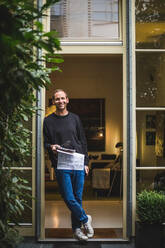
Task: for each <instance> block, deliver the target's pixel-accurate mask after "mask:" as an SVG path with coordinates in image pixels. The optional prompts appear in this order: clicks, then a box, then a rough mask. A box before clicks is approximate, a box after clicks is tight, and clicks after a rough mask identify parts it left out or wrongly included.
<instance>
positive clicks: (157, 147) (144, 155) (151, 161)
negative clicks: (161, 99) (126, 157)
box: [136, 111, 165, 167]
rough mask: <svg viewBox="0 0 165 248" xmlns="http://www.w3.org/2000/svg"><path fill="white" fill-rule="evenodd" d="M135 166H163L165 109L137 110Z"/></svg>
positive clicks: (164, 160) (164, 164)
mask: <svg viewBox="0 0 165 248" xmlns="http://www.w3.org/2000/svg"><path fill="white" fill-rule="evenodd" d="M136 131H137V136H136V142H137V166H140V167H165V111H137V117H136Z"/></svg>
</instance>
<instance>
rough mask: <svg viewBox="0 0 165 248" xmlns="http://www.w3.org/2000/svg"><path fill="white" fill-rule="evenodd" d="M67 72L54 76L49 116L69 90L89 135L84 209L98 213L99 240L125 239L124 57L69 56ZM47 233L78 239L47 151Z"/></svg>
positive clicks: (48, 97) (48, 96) (48, 93)
mask: <svg viewBox="0 0 165 248" xmlns="http://www.w3.org/2000/svg"><path fill="white" fill-rule="evenodd" d="M63 58H64V62H63V64H61V66H60V67H61V69H62V71H61V72H55V73H52V75H51V81H52V84H51V86H50V87H49V89H48V90H47V91H46V99H45V100H46V115H48V114H50V113H51V112H53V111H54V110H55V108H54V107H55V106H50V102H51V98H52V95H53V92H54V90H55V89H59V88H60V89H64V90H65V91H66V92H67V94H68V97H69V99H70V102H69V104H68V110H69V111H71V112H74V113H76V114H78V115H79V117H80V119H81V121H82V124H83V127H84V130H85V134H86V138H87V144H88V155H89V168H90V172H89V175H88V176H86V178H85V186H84V193H83V206H84V209H85V210H86V211H87V212H88V213H89V214H91V215H92V217H93V226H94V228H95V238H121V237H122V226H123V224H122V211H123V202H122V188H123V184H122V181H123V180H122V177H123V169H122V168H123V167H122V151H123V80H122V66H123V65H122V55H112V54H111V55H63ZM45 206H46V208H45V209H46V215H45V231H46V237H49V238H60V237H62V238H64V237H65V238H70V237H72V234H71V233H72V232H71V223H70V213H69V210H68V209H67V207H66V206H65V204H64V202H63V200H62V198H61V196H60V194H59V191H58V186H57V182H56V178H55V175H54V170H53V168H52V167H51V163H50V161H49V158H48V154H47V153H45Z"/></svg>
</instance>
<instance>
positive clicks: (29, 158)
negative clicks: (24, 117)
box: [23, 118, 32, 167]
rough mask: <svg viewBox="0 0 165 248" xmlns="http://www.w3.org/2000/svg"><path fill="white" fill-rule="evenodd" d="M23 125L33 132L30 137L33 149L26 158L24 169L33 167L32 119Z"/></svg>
mask: <svg viewBox="0 0 165 248" xmlns="http://www.w3.org/2000/svg"><path fill="white" fill-rule="evenodd" d="M23 125H24V127H25V128H27V129H28V130H29V131H30V132H31V134H30V137H29V138H30V146H31V148H30V151H29V154H28V155H27V156H26V162H25V163H24V167H32V118H30V119H29V120H28V121H27V122H24V123H23Z"/></svg>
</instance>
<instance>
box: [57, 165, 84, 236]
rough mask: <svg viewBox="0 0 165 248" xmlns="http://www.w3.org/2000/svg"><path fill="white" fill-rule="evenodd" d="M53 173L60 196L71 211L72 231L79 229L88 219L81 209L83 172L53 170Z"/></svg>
mask: <svg viewBox="0 0 165 248" xmlns="http://www.w3.org/2000/svg"><path fill="white" fill-rule="evenodd" d="M55 173H56V178H57V182H58V185H59V189H60V193H61V196H62V197H63V199H64V202H65V203H66V205H67V206H68V208H69V209H70V211H71V222H72V229H73V231H74V230H75V229H76V228H80V227H81V224H82V223H83V224H84V223H86V222H87V221H88V217H87V215H86V213H85V211H84V209H83V208H82V195H83V187H84V178H85V171H81V170H59V169H55Z"/></svg>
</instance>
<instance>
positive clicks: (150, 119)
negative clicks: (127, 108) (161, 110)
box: [146, 115, 156, 129]
mask: <svg viewBox="0 0 165 248" xmlns="http://www.w3.org/2000/svg"><path fill="white" fill-rule="evenodd" d="M146 128H147V129H149V128H156V115H146Z"/></svg>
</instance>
